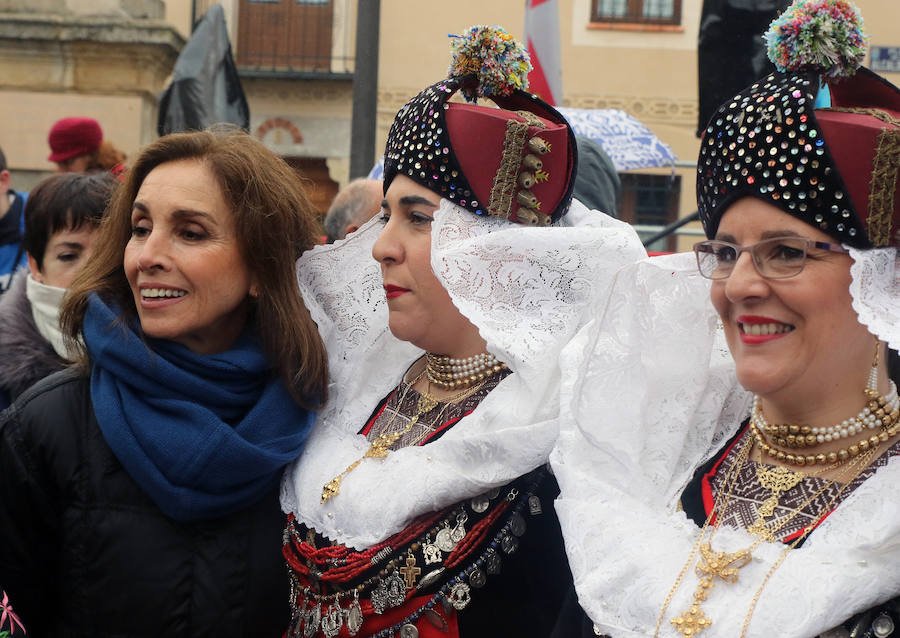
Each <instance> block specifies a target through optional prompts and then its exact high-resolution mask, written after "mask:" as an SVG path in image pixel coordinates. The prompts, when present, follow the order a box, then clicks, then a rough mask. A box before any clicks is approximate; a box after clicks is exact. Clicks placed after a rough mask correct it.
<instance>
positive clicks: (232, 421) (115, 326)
mask: <svg viewBox="0 0 900 638" xmlns="http://www.w3.org/2000/svg"><path fill="white" fill-rule="evenodd" d="M118 318H119V313H118V312H117V310H116V309H115V308H112V307H109V306H107V305H106V304H105V303H104V302H103V301H101V300H100V298H99V297H98V296H97V295H92V296H91V299H90V303H89V305H88V310H87V312H86V314H85V318H84V341H85V345H86V346H87V349H88V353H89V354H90V359H91V366H92V370H91V399H92V401H93V404H94V412H95V414H96V416H97V422H98V423H99V425H100V429H101V431H102V432H103V436H104V438H105V439H106V442H107V443H108V444H109V446H110V448H112V451H113V452H114V453H115V455H116V457H117V458H118V459H119V461H120V462H121V463H122V465H123V466H124V467H125V469H126V470H127V471H128V473H129V474H130V475H131V477H132V478H133V479H134V480H135V481H136V482H137V484H138V485H140V486H141V487H142V488H143V489H144V491H145V492H146V493H147V494H148V495H149V496H150V498H151V499H153V501H154V502H155V503H156V504H157V505H158V506H159V508H160V509H161V510H162V511H163V512H164V513H165V514H167V515H168V516H170V517H172V518H174V519H177V520H181V521H189V520H200V519H209V518H215V517H219V516H223V515H226V514H229V513H231V512H235V511H238V510H240V509H243V508H245V507H248V506H250V505H252V504H253V503H255V502H256V501H258V500H259V499H260V498H261V497H262V496H263V495H264V494H265V493H266V492H267V491H268V490H270V489H271V488H272V487H273V485H274V484H275V483H276V482H277V481H278V480H279V478H280V476H281V470H282V468H283V467H284V466H285V465H286V464H287V463H289V462H290V461H292V460H294V459H295V458H296V457H297V456H299V454H300V452H301V450H302V449H303V445H304V443H305V442H306V438H307V436H308V435H309V431H310V428H311V427H312V424H313V421H314V420H315V413H314V412H311V411H307V410H304V409H303V408H301V407H299V406H298V405H297V404H296V403H294V401H293V400H292V399H291V396H290V394H289V393H288V391H287V389H286V388H285V386H284V384H283V383H282V381H281V380H280V379H279V378H278V377H277V376H276V375H275V374H274V372H273V371H272V367H271V365H270V364H269V362H268V361H267V360H266V358H265V356H264V355H263V353H262V351H261V348H260V347H259V344H258V342H257V340H256V339H255V338H254V336H253V334H252V331H246V332H245V334H244V335H242V336H241V337H240V338H239V339H238V341H237V342H236V343H235V344H234V345H233V346H232V348H231V349H230V350H228V351H227V352H223V353H220V354H214V355H200V354H195V353H193V352H191V351H190V350H189V349H188V348H185V347H184V346H181V345H179V344H177V343H174V342H171V341H166V340H161V339H150V338H146V339H145V340H144V339H142V338H141V335H140V333H139V329H136V328H135V327H134V326H129V324H128V323H127V322H126V321H125V320H120V321H116V320H117V319H118Z"/></svg>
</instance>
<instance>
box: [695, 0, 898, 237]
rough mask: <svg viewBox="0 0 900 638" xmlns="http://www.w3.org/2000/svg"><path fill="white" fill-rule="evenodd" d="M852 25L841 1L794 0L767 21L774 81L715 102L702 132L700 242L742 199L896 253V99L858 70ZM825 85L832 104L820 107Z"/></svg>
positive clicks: (855, 20) (853, 14)
mask: <svg viewBox="0 0 900 638" xmlns="http://www.w3.org/2000/svg"><path fill="white" fill-rule="evenodd" d="M861 27H862V18H861V17H860V16H859V13H858V12H857V11H856V9H855V7H853V5H851V4H850V3H849V2H847V1H846V0H796V1H795V2H794V4H793V5H791V6H790V7H789V8H788V9H787V10H786V11H785V12H784V14H782V15H781V16H780V17H779V18H777V19H776V20H775V21H774V22H773V23H772V25H771V27H770V29H769V31H768V33H767V34H766V36H765V37H766V41H767V42H768V49H769V57H770V58H771V59H772V61H773V62H774V63H775V64H776V66H777V67H778V69H779V72H778V73H773V74H772V75H769V76H768V77H766V78H763V79H761V80H759V81H758V82H756V83H755V84H753V85H752V86H750V87H749V88H747V89H746V90H744V91H742V92H741V93H740V94H738V95H736V96H735V97H734V98H732V99H731V100H729V101H728V102H726V103H725V104H723V105H722V106H721V107H720V108H719V110H718V111H717V112H716V113H715V115H713V117H712V119H711V120H710V122H709V125H708V126H707V128H706V130H705V131H704V134H703V140H702V142H701V150H700V157H699V159H698V164H697V202H698V206H699V208H700V219H701V221H702V222H703V227H704V229H705V230H706V234H707V235H708V236H709V237H712V236H714V235H715V234H716V231H717V229H718V226H719V221H720V220H721V217H722V215H723V214H724V213H725V211H726V210H727V209H728V207H729V206H730V205H731V204H732V203H733V202H735V201H737V200H738V199H740V198H742V197H747V196H750V197H756V198H759V199H761V200H763V201H765V202H768V203H770V204H772V205H774V206H777V207H778V208H780V209H781V210H783V211H784V212H786V213H788V214H789V215H792V216H794V217H797V218H798V219H801V220H802V221H804V222H806V223H808V224H810V225H811V226H813V227H815V228H817V229H820V230H822V231H824V232H825V233H827V234H829V235H831V236H832V237H834V238H836V239H838V240H839V241H841V242H843V243H845V244H848V245H851V246H854V247H857V248H869V247H873V246H875V247H877V246H891V245H894V246H896V245H900V197H895V193H897V192H898V169H900V91H898V89H897V88H896V87H894V86H892V85H890V84H889V83H887V82H886V81H885V80H883V79H882V78H879V77H878V76H876V75H875V74H873V73H872V72H871V71H869V70H867V69H865V68H862V67H860V66H859V65H860V62H861V61H862V60H863V59H864V57H865V53H866V49H865V41H866V37H865V35H864V34H863V32H862V29H861ZM823 82H825V83H826V84H827V89H828V90H829V93H830V95H829V98H830V101H831V107H830V108H819V109H817V108H815V104H816V97H817V94H818V93H819V91H820V87H822V86H823V84H822V83H823ZM823 90H824V89H823Z"/></svg>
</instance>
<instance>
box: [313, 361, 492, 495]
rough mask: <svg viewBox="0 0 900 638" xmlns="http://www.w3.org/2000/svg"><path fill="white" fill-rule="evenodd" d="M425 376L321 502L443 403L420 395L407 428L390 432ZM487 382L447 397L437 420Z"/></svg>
mask: <svg viewBox="0 0 900 638" xmlns="http://www.w3.org/2000/svg"><path fill="white" fill-rule="evenodd" d="M424 376H425V371H424V370H423V371H422V372H421V373H419V375H418V376H416V378H415V379H413V380H412V381H411V382H410V383H409V384H407V386H406V388H404V389H403V394H402V395H400V402H399V403H398V405H397V408H398V409H397V411H396V412H394V414H393V415H391V419H390V421H388V422H387V425H385V426H384V431H382V433H381V434H379V435H378V436H377V437H376V438H375V440H374V441H372V443H371V445H369V449H368V450H366V453H365V454H363V455H362V456H361V457H359V458H358V459H356V460H355V461H353V463H351V464H350V465H348V466H347V468H346V469H345V470H344V471H343V472H341V473H340V474H338V475H337V476H335V477H334V478H333V479H331V480H330V481H328V483H326V484H325V485H324V486H323V487H322V498H321V500H320V501H319V502H320V503H322V504H324V503H325V502H326V501H327V500H328V499H330V498H332V497H334V496H337V495H338V494H340V493H341V481H342V480H343V479H344V477H345V476H347V474H349V473H350V472H352V471H353V470H355V469H356V468H357V467H359V464H360V463H362V462H363V460H365V459H380V458H383V457H385V456H387V455H388V453H389V452H390V451H391V450H390V447H391V446H392V445H393V444H394V443H395V442H396V441H397V440H398V439H399V438H400V437H402V436H403V435H405V434H407V433H409V432H410V431H411V430H412V429H413V427H415V425H416V423H418V421H419V418H420V417H421V416H423V415H425V414H427V413H429V412H431V411H432V410H434V408H436V407H437V405H438V404H439V403H441V401H439V400H438V398H437V397H435V396H433V395H431V394H429V393H428V392H421V393H419V401H418V403H417V404H416V413H415V414H414V415H413V416H412V418H410V420H409V423H407V424H406V427H405V428H403V429H400V430H396V431H394V432H391V431H390V427H391V425H392V424H393V423H394V420H395V419H396V418H397V414H398V413H399V408H400V406H402V405H403V401H404V400H405V399H406V395H407V394H408V393H409V390H410V389H411V388H412V386H414V385H415V384H416V383H418V382H419V381H420V380H421V379H422V377H424ZM486 382H487V378H485V379H482V380H481V381H480V382H479V383H477V384H476V385H474V386H472V387H470V388H466V389H465V390H463V391H462V392H459V393H457V394H454V395H453V396H450V397H447V398H446V399H444V400H443V403H444V407H442V408H441V411H440V412H439V413H438V416H437V418H438V419H440V417H441V415H443V414H444V411H445V410H446V409H447V407H448V406H449V405H451V404H452V403H456V402H457V401H462V400H463V399H466V398H468V397H469V396H471V395H473V394H474V393H475V392H477V391H478V390H480V389H481V387H482V386H483V385H484V384H485V383H486Z"/></svg>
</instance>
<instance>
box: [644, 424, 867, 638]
mask: <svg viewBox="0 0 900 638" xmlns="http://www.w3.org/2000/svg"><path fill="white" fill-rule="evenodd" d="M753 443H754V439H753V437H747V441H746V442H745V443H744V445H743V446H742V447H741V449H740V450H739V452H738V456H737V458H736V459H735V462H734V465H733V466H732V467H731V468H730V470H729V473H728V474H727V475H726V478H725V481H724V483H723V487H722V491H721V492H720V493H719V494H718V496H717V497H716V500H715V503H714V505H713V509H712V511H710V513H709V516H708V517H707V519H706V521H705V522H704V524H703V527H702V528H701V530H700V533H699V535H698V537H697V541H696V542H695V543H694V547H693V548H692V550H691V553H690V554H689V556H688V559H687V561H686V562H685V564H684V566H683V567H682V569H681V571H680V573H679V574H678V577H677V578H676V580H675V584H674V585H673V586H672V588H671V590H669V593H668V595H667V596H666V598H665V600H664V601H663V606H662V609H660V612H659V616H658V618H657V622H656V627H655V629H654V632H653V635H654V638H655V637H657V636H659V629H660V627H661V626H662V621H663V618H664V617H665V613H666V610H667V609H668V607H669V605H670V604H671V602H672V599H673V598H674V596H675V593H676V592H677V591H678V589H679V587H680V586H681V584H682V582H683V581H684V578H685V576H686V575H687V572H688V569H689V568H690V566H691V565H692V564H693V562H694V557H695V556H696V555H697V554H698V553H699V554H700V559H699V560H698V561H697V565H696V567H695V570H694V571H695V573H696V574H697V576H698V577H699V578H700V582H699V584H698V585H697V589H696V590H695V592H694V596H693V601H692V603H691V606H690V607H689V608H688V609H687V610H686V611H685V612H683V613H682V614H680V615H679V616H676V617H675V618H673V619H672V620H671V623H672V625H674V627H675V630H676V631H677V632H678V633H680V634H682V635H684V636H691V637H693V636H696V635H698V634H699V633H700V632H702V631H703V630H705V629H707V628H709V627H710V626H711V625H712V620H711V619H710V618H709V617H707V616H706V615H705V614H704V612H703V611H702V609H701V608H700V607H701V604H702V603H703V601H705V600H706V598H707V597H708V596H709V593H710V591H711V590H712V588H713V587H714V586H715V584H716V579H717V578H718V579H719V580H722V581H723V582H726V583H735V582H737V580H738V572H739V570H740V569H741V568H743V567H744V566H746V565H747V564H749V563H750V561H751V560H752V557H753V554H752V553H753V551H754V550H755V549H756V548H757V547H759V545H760V544H761V543H762V542H763V541H764V540H768V539H769V538H774V536H775V534H776V533H777V532H778V530H780V529H781V528H782V527H784V525H786V524H787V523H788V522H789V521H790V520H792V519H793V518H794V517H795V516H796V515H798V514H800V513H801V512H802V511H803V510H805V509H806V508H807V507H809V506H810V505H811V504H812V503H813V502H814V501H815V499H817V498H818V497H819V496H821V495H822V494H823V493H824V492H825V491H826V490H827V489H828V488H830V487H831V486H832V485H833V484H834V483H835V480H831V481H826V482H825V483H824V485H823V486H822V487H821V488H820V489H819V490H817V491H816V493H815V494H813V495H812V496H810V497H809V498H808V499H807V500H806V501H805V502H804V503H803V504H801V505H800V507H798V508H796V509H794V510H793V511H792V512H791V513H790V514H789V515H788V516H784V517H782V518H781V519H780V520H779V521H778V523H777V525H776V526H775V527H774V528H772V529H769V528H768V527H766V526H765V516H768V515H770V514H771V513H774V506H773V507H771V509H772V512H770V513H769V514H766V515H765V516H762V514H763V507H760V509H759V510H758V514H760V515H761V517H760V518H761V520H762V523H760V520H759V519H758V520H757V521H756V522H755V523H754V524H753V526H751V527H757V526H758V527H759V528H760V529H759V530H757V531H759V532H760V534H758V535H756V536H757V538H756V540H755V541H754V542H753V544H752V545H751V546H750V547H748V548H746V549H741V550H738V551H737V552H733V553H728V552H717V551H715V550H713V549H712V543H711V541H712V537H713V534H714V533H715V530H716V528H717V527H718V524H719V522H720V521H718V520H717V522H716V524H715V525H712V526H711V525H710V521H711V520H712V518H713V516H715V515H716V512H718V511H721V512H722V513H723V514H724V512H725V510H726V509H727V507H728V502H729V501H730V499H731V496H732V489H733V488H734V482H735V480H736V477H737V476H738V474H739V473H740V468H741V467H743V465H744V464H745V463H746V462H747V460H748V458H749V454H750V450H751V449H752V447H753ZM876 451H877V446H875V447H872V448H871V449H870V450H869V451H867V452H866V453H864V454H861V455H859V456H857V457H855V458H854V459H853V460H852V461H851V462H849V463H848V464H847V467H846V468H845V472H848V473H849V472H850V470H852V469H855V468H857V467H858V469H856V470H855V471H854V473H853V476H852V477H850V478H849V479H848V480H847V482H845V483H844V484H843V486H842V487H841V489H840V490H838V491H837V493H836V494H835V495H834V497H832V498H831V500H830V501H829V502H828V503H827V505H826V506H825V507H824V508H823V509H822V510H821V511H820V512H819V513H818V514H817V515H816V517H815V518H814V519H813V521H812V522H811V523H810V524H809V525H808V526H807V527H806V528H805V530H804V533H802V534H800V535H799V536H798V537H797V538H796V539H795V540H794V541H793V542H792V543H791V544H790V545H788V546H787V547H785V549H784V551H783V552H782V554H781V555H780V556H779V558H778V559H777V560H776V561H775V563H774V564H773V565H772V567H771V568H770V569H769V571H768V572H767V573H766V575H765V576H764V577H763V582H762V584H761V585H760V587H759V589H758V590H757V591H756V593H755V595H754V596H753V600H752V601H751V604H750V608H749V610H748V612H747V616H746V617H745V619H744V624H743V626H742V629H741V638H743V636H745V635H746V631H747V627H748V626H749V624H750V619H751V617H752V615H753V611H754V610H755V609H756V604H757V602H758V601H759V597H760V596H761V594H762V591H763V588H764V587H765V585H766V583H767V582H768V581H769V578H770V577H771V576H772V574H774V573H775V570H777V569H778V567H780V566H781V564H782V563H783V562H784V560H785V558H787V555H788V553H789V552H790V550H791V549H793V548H794V547H796V546H797V544H798V543H799V542H800V541H801V540H802V539H803V538H805V537H806V535H808V534H809V532H811V531H812V530H813V529H814V528H815V527H816V525H818V524H819V522H820V521H821V520H822V518H824V516H825V515H826V514H827V513H828V512H829V511H831V510H832V508H833V506H834V504H835V502H836V501H837V500H838V499H839V498H840V496H841V495H842V494H843V492H844V490H846V489H847V487H848V486H849V485H850V484H851V483H852V482H853V480H855V478H856V477H857V476H859V474H860V472H862V470H863V469H865V468H866V467H868V465H869V460H870V459H871V458H872V457H874V456H875V452H876ZM767 472H771V473H772V474H771V475H770V476H769V478H767V482H769V484H770V485H774V486H775V487H776V489H778V491H779V495H780V493H781V492H783V491H786V490H787V489H790V487H785V485H788V484H790V483H792V485H791V487H793V485H796V484H797V483H798V482H799V481H800V480H802V478H803V475H802V474H800V473H797V472H793V471H791V470H786V472H789V473H790V474H792V475H799V478H797V477H796V476H790V477H788V476H786V475H785V473H784V472H782V471H780V470H777V469H776V470H767ZM779 475H780V476H779ZM773 496H775V494H774V493H773ZM769 501H771V497H770V498H769V499H766V502H764V506H765V504H766V503H768V502H769ZM777 503H778V501H777V499H776V501H775V503H774V504H775V505H777ZM766 509H768V508H766ZM758 524H759V525H758ZM710 528H712V530H711V531H710ZM748 531H751V532H753V531H754V530H750V529H748ZM707 533H708V534H707ZM704 540H705V542H704Z"/></svg>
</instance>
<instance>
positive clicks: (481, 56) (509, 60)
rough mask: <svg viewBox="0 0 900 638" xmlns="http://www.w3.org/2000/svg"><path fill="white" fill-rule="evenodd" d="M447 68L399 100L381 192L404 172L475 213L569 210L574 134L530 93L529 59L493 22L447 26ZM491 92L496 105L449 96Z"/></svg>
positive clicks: (526, 216)
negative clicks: (451, 31)
mask: <svg viewBox="0 0 900 638" xmlns="http://www.w3.org/2000/svg"><path fill="white" fill-rule="evenodd" d="M451 37H452V41H451V46H452V49H453V61H452V63H451V65H450V69H449V77H448V78H447V79H446V80H443V81H441V82H438V83H437V84H434V85H432V86H429V87H427V88H426V89H425V90H423V91H422V92H421V93H419V94H418V95H417V96H415V97H414V98H413V99H411V100H410V101H409V102H407V104H406V105H405V106H404V107H403V108H402V109H400V111H399V112H398V113H397V117H396V118H395V119H394V123H393V125H392V126H391V131H390V134H389V135H388V141H387V145H386V148H385V155H384V156H385V163H384V181H385V192H386V191H387V188H388V187H389V186H390V184H391V182H392V180H393V179H394V177H396V176H397V175H405V176H407V177H409V178H410V179H412V180H414V181H416V182H418V183H419V184H422V185H423V186H425V187H426V188H428V189H430V190H432V191H433V192H435V193H437V194H438V195H439V196H440V197H445V198H447V199H449V200H450V201H452V202H453V203H455V204H457V205H459V206H461V207H463V208H466V209H468V210H470V211H472V212H473V213H475V214H477V215H491V216H494V217H500V218H502V219H507V220H509V221H513V222H517V223H522V224H529V225H537V226H545V225H547V224H549V223H551V222H552V221H555V220H556V219H558V218H559V217H560V216H562V215H563V214H564V213H565V211H566V210H568V207H569V203H570V202H571V199H572V187H573V184H574V178H575V166H576V161H577V157H576V150H575V137H574V135H573V134H572V130H571V128H570V127H569V125H568V123H567V122H566V120H565V119H564V118H563V117H562V116H561V115H560V114H559V113H558V112H557V111H556V109H554V108H553V107H552V106H550V105H549V104H547V103H546V102H544V101H543V100H541V99H540V98H538V97H537V96H535V95H531V94H530V93H527V92H526V91H525V89H526V88H527V86H528V80H527V76H528V72H529V71H530V70H531V62H530V60H529V57H528V53H527V51H526V50H525V49H524V47H522V45H521V44H519V43H518V42H516V40H515V39H514V38H513V37H512V36H511V35H510V34H509V33H507V32H506V31H504V30H503V29H501V28H500V27H491V26H475V27H471V28H470V29H467V30H466V32H465V33H464V34H463V35H461V36H451ZM457 91H460V92H462V94H463V96H465V98H466V100H467V101H469V102H476V101H477V98H479V97H486V98H490V99H491V100H492V101H493V102H494V103H495V104H497V106H499V107H500V108H499V109H496V108H489V107H484V106H479V105H477V104H460V103H451V102H449V101H448V100H449V99H450V97H451V96H452V95H453V94H454V93H456V92H457Z"/></svg>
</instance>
